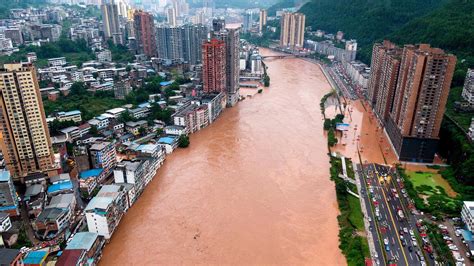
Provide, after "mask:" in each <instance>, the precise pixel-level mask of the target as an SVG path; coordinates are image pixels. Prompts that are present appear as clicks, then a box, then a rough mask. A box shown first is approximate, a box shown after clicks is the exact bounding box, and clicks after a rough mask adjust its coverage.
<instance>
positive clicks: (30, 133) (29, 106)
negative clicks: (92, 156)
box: [0, 64, 57, 179]
mask: <svg viewBox="0 0 474 266" xmlns="http://www.w3.org/2000/svg"><path fill="white" fill-rule="evenodd" d="M0 91H1V95H0V99H1V102H0V112H1V113H0V128H1V134H2V137H3V138H2V139H3V141H2V142H1V143H0V146H1V149H2V153H3V155H4V158H5V162H6V165H7V167H8V169H9V170H10V172H11V174H12V176H13V178H14V179H19V178H21V177H24V176H26V175H28V174H30V173H38V172H43V173H47V174H48V175H49V176H53V175H56V173H57V171H56V169H57V166H56V165H55V164H54V156H53V152H52V147H51V140H50V136H49V131H48V128H47V123H46V116H45V114H44V109H43V101H42V99H41V95H40V92H39V85H38V80H37V79H36V70H35V68H34V67H33V65H31V64H5V65H4V67H3V69H0Z"/></svg>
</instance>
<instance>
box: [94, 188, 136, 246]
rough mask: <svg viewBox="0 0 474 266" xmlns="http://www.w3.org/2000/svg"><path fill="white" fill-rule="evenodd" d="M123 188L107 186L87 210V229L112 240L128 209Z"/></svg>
mask: <svg viewBox="0 0 474 266" xmlns="http://www.w3.org/2000/svg"><path fill="white" fill-rule="evenodd" d="M125 197H126V195H125V193H124V191H123V187H121V186H119V185H105V186H103V187H102V188H101V190H100V191H99V193H98V194H97V196H95V197H94V198H92V200H91V201H90V202H89V204H87V207H86V208H85V214H86V220H87V228H88V229H89V232H94V233H97V234H98V235H100V236H103V237H104V238H105V239H110V238H111V237H112V234H113V233H114V231H115V228H116V227H117V226H118V224H119V222H120V220H121V219H122V215H123V214H124V212H125V211H126V210H127V209H128V205H126V204H127V202H128V201H127V200H126V198H125Z"/></svg>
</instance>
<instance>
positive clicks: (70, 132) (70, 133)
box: [60, 126, 81, 142]
mask: <svg viewBox="0 0 474 266" xmlns="http://www.w3.org/2000/svg"><path fill="white" fill-rule="evenodd" d="M60 131H61V133H63V134H64V135H66V136H67V138H68V140H69V141H71V142H72V141H74V140H76V139H78V138H80V137H81V132H80V131H79V127H76V126H72V127H67V128H63V129H61V130H60Z"/></svg>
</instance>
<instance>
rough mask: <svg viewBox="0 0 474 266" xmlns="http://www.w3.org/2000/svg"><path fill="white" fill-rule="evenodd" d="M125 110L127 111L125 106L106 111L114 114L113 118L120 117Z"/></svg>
mask: <svg viewBox="0 0 474 266" xmlns="http://www.w3.org/2000/svg"><path fill="white" fill-rule="evenodd" d="M125 111H126V109H125V108H122V107H117V108H113V109H110V110H107V111H105V113H107V114H110V115H112V117H113V118H118V117H119V116H120V115H121V114H122V113H124V112H125Z"/></svg>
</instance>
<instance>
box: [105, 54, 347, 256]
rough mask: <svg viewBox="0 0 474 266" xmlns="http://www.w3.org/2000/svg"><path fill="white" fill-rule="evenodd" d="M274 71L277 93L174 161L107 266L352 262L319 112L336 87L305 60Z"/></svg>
mask: <svg viewBox="0 0 474 266" xmlns="http://www.w3.org/2000/svg"><path fill="white" fill-rule="evenodd" d="M263 53H264V54H269V53H271V52H270V51H268V50H264V51H263ZM267 65H268V67H269V69H268V71H269V75H270V77H271V86H270V87H269V88H266V89H265V90H264V92H263V93H262V94H257V95H255V96H253V97H252V98H251V99H246V100H244V101H242V102H240V103H239V104H238V105H237V106H236V107H233V108H230V109H226V110H225V111H224V112H223V114H222V115H221V116H220V117H219V118H218V120H217V121H216V122H215V123H213V124H212V125H211V126H209V127H207V128H205V129H203V130H201V131H199V132H197V133H195V134H193V135H192V136H191V145H190V147H189V148H187V149H178V150H176V151H175V152H174V153H173V154H172V155H171V156H169V157H167V159H166V162H165V165H164V166H163V167H162V168H161V169H160V170H158V173H157V175H156V177H155V179H154V180H153V181H152V182H151V183H150V184H149V185H148V187H147V188H146V190H145V192H144V194H143V195H142V196H141V197H140V199H139V200H138V201H137V202H136V203H135V205H134V206H133V207H132V208H131V209H130V210H129V211H128V212H127V214H126V215H125V216H124V218H123V219H122V221H121V223H120V226H119V227H118V229H117V230H116V232H115V233H114V235H113V237H112V240H111V242H110V243H109V244H108V245H107V246H106V248H105V249H104V254H103V257H102V260H101V265H130V264H132V265H151V264H161V265H182V264H185V265H189V264H227V265H250V264H251V265H262V264H272V265H302V264H305V265H308V264H311V265H344V264H345V259H344V257H343V256H342V254H341V252H340V250H339V248H338V237H337V235H338V225H337V220H336V216H337V214H338V209H337V202H336V195H335V191H334V184H333V183H332V182H331V181H330V180H329V162H328V156H327V148H326V147H327V146H326V143H327V142H326V138H325V137H324V133H323V129H322V123H323V121H322V115H321V112H320V107H319V102H320V98H321V97H322V96H323V95H324V94H325V93H327V92H328V91H329V90H330V86H329V84H328V83H327V81H326V79H325V77H324V75H323V74H322V72H321V70H320V69H319V67H318V66H317V65H315V64H312V63H309V62H306V61H303V60H301V59H268V60H267Z"/></svg>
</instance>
